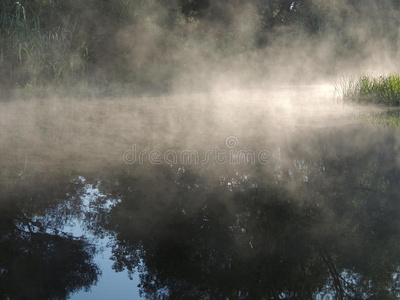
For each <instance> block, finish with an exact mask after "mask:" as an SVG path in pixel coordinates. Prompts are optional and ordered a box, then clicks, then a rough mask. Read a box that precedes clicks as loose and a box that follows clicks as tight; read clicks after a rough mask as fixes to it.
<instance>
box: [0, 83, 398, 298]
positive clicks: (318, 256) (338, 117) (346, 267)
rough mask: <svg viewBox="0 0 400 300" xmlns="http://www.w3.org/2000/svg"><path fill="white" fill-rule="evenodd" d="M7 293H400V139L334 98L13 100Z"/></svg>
mask: <svg viewBox="0 0 400 300" xmlns="http://www.w3.org/2000/svg"><path fill="white" fill-rule="evenodd" d="M0 107H1V110H0V154H1V160H0V163H1V166H0V167H1V171H0V215H1V217H0V231H1V232H0V237H1V239H0V294H1V296H2V297H3V298H4V299H67V298H70V299H110V298H116V299H141V298H144V299H351V298H354V299H370V298H374V299H383V298H384V297H387V298H385V299H390V297H392V298H396V297H398V292H399V291H400V289H399V286H400V281H399V276H398V275H397V273H398V271H399V263H400V242H399V241H400V199H399V198H400V193H399V192H400V191H399V188H400V185H399V180H400V155H399V154H400V152H399V149H400V139H399V137H400V136H399V131H398V129H397V127H396V126H397V123H396V121H395V120H396V118H398V113H397V112H396V111H391V112H390V113H389V114H386V113H385V112H384V109H383V108H380V107H359V106H355V105H352V106H350V105H344V104H342V103H340V101H338V100H337V99H335V96H334V93H333V89H332V88H331V87H329V86H311V87H310V86H303V87H296V88H293V87H291V88H289V87H281V88H279V89H278V88H275V89H269V90H246V91H243V90H237V91H235V90H229V91H213V92H210V93H208V94H201V95H200V94H198V95H179V96H170V97H163V98H137V99H128V98H124V99H92V100H76V99H62V100H60V99H51V100H49V99H47V100H32V101H13V102H9V103H2V104H0Z"/></svg>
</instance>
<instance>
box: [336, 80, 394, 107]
mask: <svg viewBox="0 0 400 300" xmlns="http://www.w3.org/2000/svg"><path fill="white" fill-rule="evenodd" d="M336 90H337V91H338V92H339V94H340V95H341V96H342V97H343V100H344V101H345V102H357V103H375V104H384V105H387V106H400V75H399V74H391V75H387V76H379V77H372V76H362V77H360V78H359V79H353V78H351V79H349V80H348V81H344V82H342V83H341V84H340V85H338V86H337V87H336Z"/></svg>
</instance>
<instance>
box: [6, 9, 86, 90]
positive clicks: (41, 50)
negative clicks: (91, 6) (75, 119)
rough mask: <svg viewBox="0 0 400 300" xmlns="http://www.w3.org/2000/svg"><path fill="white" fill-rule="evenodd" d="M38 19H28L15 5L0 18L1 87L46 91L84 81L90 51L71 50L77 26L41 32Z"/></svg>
mask: <svg viewBox="0 0 400 300" xmlns="http://www.w3.org/2000/svg"><path fill="white" fill-rule="evenodd" d="M40 25H41V24H40V20H39V18H36V17H33V18H30V19H27V17H26V15H25V7H24V6H22V5H21V4H20V3H18V2H16V3H14V5H13V7H11V9H10V7H8V8H5V7H3V9H2V10H1V14H0V78H1V79H0V81H1V82H0V84H1V85H2V86H14V87H15V86H16V87H21V88H27V87H28V88H29V87H33V86H35V87H39V88H46V87H49V86H51V85H55V84H58V83H61V82H63V83H65V82H66V81H73V80H76V79H78V78H79V77H82V76H83V75H84V73H85V70H86V68H87V60H88V56H89V55H88V48H87V46H86V43H85V42H83V43H82V44H81V45H80V47H78V48H76V49H72V48H71V42H72V38H73V34H74V29H75V24H72V23H71V22H68V21H65V22H64V24H62V25H60V26H58V27H55V28H52V29H50V30H47V31H42V29H41V26H40Z"/></svg>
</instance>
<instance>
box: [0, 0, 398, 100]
mask: <svg viewBox="0 0 400 300" xmlns="http://www.w3.org/2000/svg"><path fill="white" fill-rule="evenodd" d="M399 16H400V5H399V4H398V2H397V1H394V0H383V1H379V3H376V1H372V0H368V1H365V0H364V1H361V0H334V1H329V2H326V1H322V0H298V1H288V0H248V1H228V0H216V1H209V0H196V1H193V0H177V1H161V0H103V1H100V2H99V1H95V0H87V1H78V0H21V1H19V2H16V1H14V0H5V1H2V4H0V97H1V98H2V99H3V100H4V99H6V100H7V99H8V98H10V97H12V96H13V95H14V96H18V97H20V96H24V95H25V96H30V95H32V94H35V95H36V96H46V95H49V94H51V95H54V93H55V91H56V90H57V91H59V93H61V94H63V95H72V96H75V95H76V94H80V95H82V94H84V95H86V96H96V97H97V96H99V95H109V94H112V93H113V92H112V91H113V90H124V91H125V93H126V94H132V93H133V94H135V95H139V94H160V93H165V92H168V91H171V90H172V89H174V88H176V87H177V86H178V87H185V88H186V89H189V90H202V89H204V88H207V87H209V85H210V81H213V82H215V81H217V80H220V81H227V80H226V77H229V80H233V79H232V77H238V78H240V80H241V82H246V83H248V82H256V81H259V82H262V81H263V80H264V81H268V80H270V79H271V78H273V79H277V78H278V79H281V80H284V81H288V80H292V79H296V80H298V78H301V79H304V78H305V77H306V78H308V79H310V80H312V79H314V78H320V77H321V76H332V75H335V73H336V72H337V71H341V70H342V67H343V66H347V67H348V66H349V65H351V67H353V68H356V67H357V66H358V65H359V64H360V63H362V62H363V61H364V60H365V58H366V57H369V56H370V55H371V53H375V50H376V46H375V45H377V44H379V45H381V46H384V48H385V49H386V50H387V52H388V53H386V54H389V55H390V54H391V53H392V54H393V59H394V60H395V59H396V57H395V53H398V51H397V50H398V46H399V45H398V43H397V42H396V41H398V40H400V39H399V32H398V31H397V30H395V29H396V28H399V26H400V17H399ZM380 49H381V48H380ZM300 74H301V76H299V75H300ZM233 75H234V76H233ZM221 78H222V79H221Z"/></svg>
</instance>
